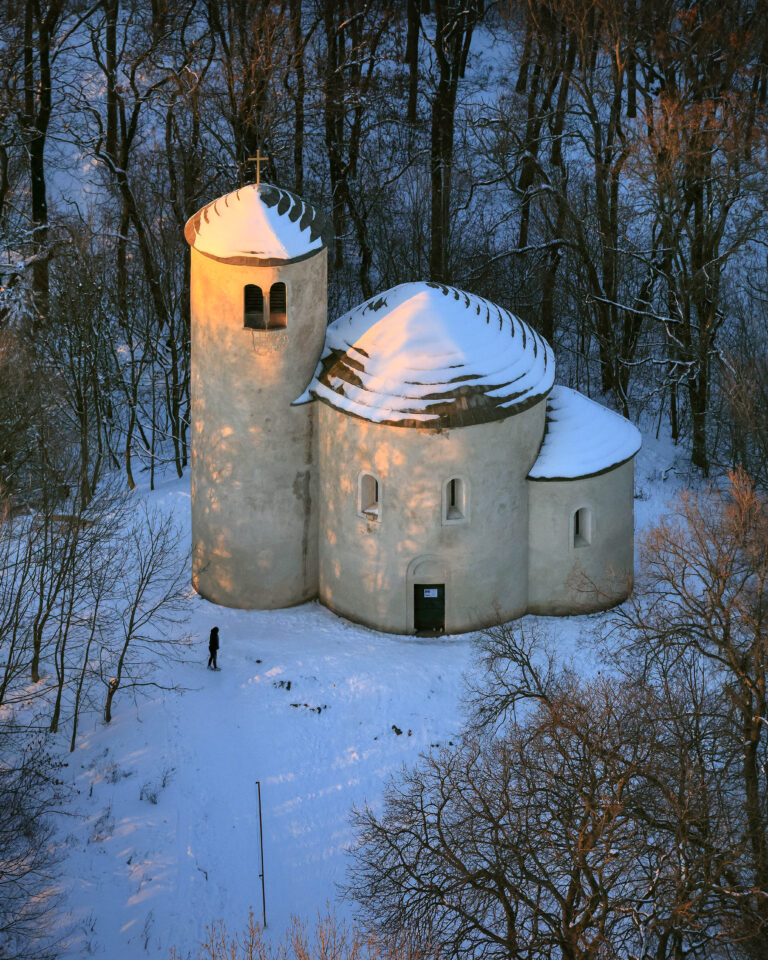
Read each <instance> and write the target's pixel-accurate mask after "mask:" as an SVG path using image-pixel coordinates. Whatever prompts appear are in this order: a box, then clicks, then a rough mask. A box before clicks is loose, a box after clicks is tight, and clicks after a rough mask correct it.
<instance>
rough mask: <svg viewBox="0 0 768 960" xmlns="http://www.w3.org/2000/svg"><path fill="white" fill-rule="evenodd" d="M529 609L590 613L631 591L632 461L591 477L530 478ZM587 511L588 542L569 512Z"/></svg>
mask: <svg viewBox="0 0 768 960" xmlns="http://www.w3.org/2000/svg"><path fill="white" fill-rule="evenodd" d="M528 488H529V493H528V505H529V513H530V524H529V536H530V549H529V557H530V566H529V573H528V583H529V603H528V607H529V611H530V612H531V613H539V614H572V613H589V612H591V611H595V610H603V609H605V608H606V607H610V606H612V605H613V604H615V603H618V602H619V601H621V600H623V599H625V598H626V597H627V596H629V593H630V591H631V589H632V582H633V575H634V461H633V460H630V461H628V462H627V463H624V464H621V465H620V466H618V467H615V468H613V469H612V470H608V471H606V472H605V473H601V474H598V475H597V476H594V477H587V478H581V479H576V480H536V481H534V480H529V481H528ZM582 507H586V508H588V509H589V510H590V511H591V531H590V543H589V544H585V545H582V546H576V545H575V544H574V537H573V516H574V513H575V512H576V510H578V509H580V508H582Z"/></svg>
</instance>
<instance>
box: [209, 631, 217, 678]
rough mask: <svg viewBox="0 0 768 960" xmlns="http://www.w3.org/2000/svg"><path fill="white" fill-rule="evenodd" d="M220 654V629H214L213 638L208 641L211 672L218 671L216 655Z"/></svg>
mask: <svg viewBox="0 0 768 960" xmlns="http://www.w3.org/2000/svg"><path fill="white" fill-rule="evenodd" d="M218 652H219V628H218V627H214V628H213V629H212V630H211V637H210V639H209V641H208V653H209V654H210V656H209V657H208V669H209V670H218V669H219V668H218V667H217V666H216V654H217V653H218Z"/></svg>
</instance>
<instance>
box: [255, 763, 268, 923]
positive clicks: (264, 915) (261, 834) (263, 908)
mask: <svg viewBox="0 0 768 960" xmlns="http://www.w3.org/2000/svg"><path fill="white" fill-rule="evenodd" d="M256 786H257V787H258V789H259V846H260V848H261V873H260V874H259V876H260V877H261V919H262V921H263V923H264V926H265V927H266V926H267V901H266V897H265V895H264V831H263V829H262V826H261V782H260V781H259V780H257V781H256Z"/></svg>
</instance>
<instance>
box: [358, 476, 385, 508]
mask: <svg viewBox="0 0 768 960" xmlns="http://www.w3.org/2000/svg"><path fill="white" fill-rule="evenodd" d="M359 506H360V513H362V514H363V515H364V516H366V517H375V518H377V519H378V517H379V508H380V506H381V503H380V500H379V481H378V480H377V479H376V477H374V476H373V474H372V473H364V474H363V475H362V476H361V477H360V504H359Z"/></svg>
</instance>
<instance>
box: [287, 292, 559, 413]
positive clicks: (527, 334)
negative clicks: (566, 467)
mask: <svg viewBox="0 0 768 960" xmlns="http://www.w3.org/2000/svg"><path fill="white" fill-rule="evenodd" d="M554 375H555V359H554V355H553V353H552V350H551V348H550V346H549V344H548V343H547V342H546V341H545V340H544V339H543V338H542V337H540V336H539V335H538V334H537V333H535V332H534V331H533V330H531V328H530V327H528V326H527V324H525V323H523V322H522V320H519V319H518V318H517V317H516V316H514V314H511V313H510V312H509V311H508V310H505V309H503V308H502V307H498V306H496V305H495V304H493V303H490V302H489V301H488V300H484V299H483V298H482V297H477V296H474V295H473V294H470V293H464V292H462V291H461V290H455V289H454V288H453V287H447V286H445V285H443V284H440V283H432V282H426V283H404V284H400V285H399V286H397V287H393V288H392V289H391V290H387V291H386V292H385V293H381V294H378V295H377V296H375V297H373V298H371V299H370V300H368V301H366V302H365V303H362V304H360V305H359V306H357V307H355V308H354V309H353V310H350V311H349V313H345V314H344V315H343V316H341V317H339V319H338V320H335V321H334V322H333V323H332V324H331V325H330V326H329V327H328V331H327V335H326V340H325V350H324V352H323V355H322V357H321V359H320V363H319V365H318V369H317V372H316V374H315V377H314V379H313V380H312V382H311V383H310V385H309V387H308V388H307V390H306V391H305V393H304V394H303V395H302V396H301V397H300V398H299V399H298V401H297V402H298V403H301V402H304V401H307V400H310V399H312V398H313V397H317V398H318V399H319V400H323V401H325V402H326V403H328V404H330V405H331V406H333V407H336V408H337V409H338V410H343V411H344V412H345V413H350V414H354V415H355V416H358V417H362V418H363V419H365V420H371V421H373V422H375V423H388V424H394V425H397V426H419V427H446V426H448V427H456V426H465V425H468V424H472V423H484V422H486V421H488V420H495V419H501V418H502V417H506V416H509V415H510V414H513V413H517V412H518V411H520V410H521V409H525V408H526V407H528V406H531V405H532V404H533V403H535V402H536V401H538V400H541V399H543V398H544V397H545V396H546V394H547V393H548V391H549V390H550V388H551V387H552V384H553V382H554Z"/></svg>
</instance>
